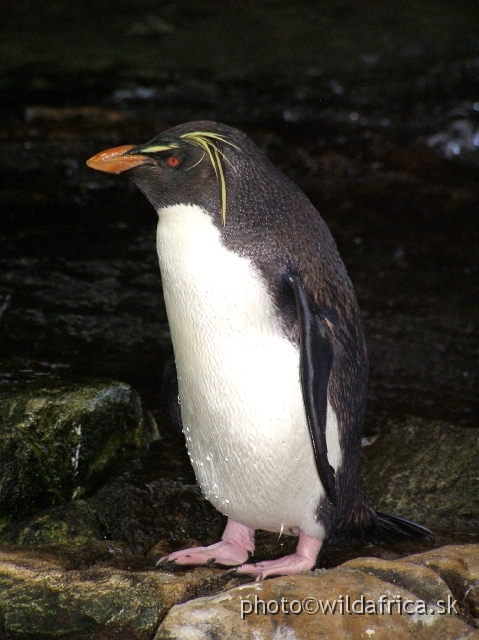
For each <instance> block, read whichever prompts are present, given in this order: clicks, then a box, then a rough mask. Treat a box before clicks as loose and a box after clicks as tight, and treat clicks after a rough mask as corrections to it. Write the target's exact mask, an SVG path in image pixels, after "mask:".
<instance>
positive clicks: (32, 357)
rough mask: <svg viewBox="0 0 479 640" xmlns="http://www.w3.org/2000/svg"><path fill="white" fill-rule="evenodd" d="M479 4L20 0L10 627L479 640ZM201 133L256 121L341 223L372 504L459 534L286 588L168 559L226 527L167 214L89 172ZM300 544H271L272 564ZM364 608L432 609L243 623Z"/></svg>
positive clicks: (382, 552)
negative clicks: (320, 609)
mask: <svg viewBox="0 0 479 640" xmlns="http://www.w3.org/2000/svg"><path fill="white" fill-rule="evenodd" d="M478 13H479V10H478V7H477V3H475V2H463V3H461V6H460V7H458V6H457V3H453V2H446V1H445V0H443V1H441V2H439V0H437V1H435V2H432V0H428V1H426V0H416V1H415V2H414V3H413V2H399V1H397V2H396V1H395V0H394V1H393V2H387V3H386V2H384V3H381V2H366V3H361V4H358V3H352V2H348V1H347V0H345V1H341V2H337V3H335V4H332V3H330V2H327V3H326V2H316V3H312V2H306V0H304V1H302V2H297V3H292V2H288V1H286V0H269V1H267V0H264V1H261V2H247V3H241V5H240V4H239V3H237V2H236V1H235V0H229V2H226V3H223V4H218V3H213V2H209V1H207V0H201V1H200V2H193V1H192V0H177V1H175V2H156V1H155V2H152V1H151V0H136V1H134V0H123V1H122V2H118V1H117V2H115V3H113V2H107V1H106V0H102V1H101V2H96V3H94V5H93V4H92V3H88V2H86V1H85V2H76V3H68V2H64V1H62V0H54V1H50V2H45V1H41V0H36V1H33V2H29V3H23V4H22V3H13V2H10V1H8V0H7V1H5V0H4V1H3V2H0V52H1V55H0V116H1V119H0V148H1V151H2V153H1V154H0V175H1V178H0V203H1V210H2V223H1V226H0V238H1V247H2V249H1V255H0V274H1V275H0V349H1V361H0V461H1V462H0V505H1V511H0V544H1V547H0V592H1V594H2V597H1V598H0V638H3V637H5V638H8V639H10V638H22V639H23V638H30V639H35V638H42V640H46V639H47V638H68V639H69V640H70V639H71V640H83V639H85V640H86V639H87V638H88V639H93V638H105V637H108V638H122V639H125V638H135V639H136V638H141V639H143V638H145V639H147V638H153V637H155V638H183V637H184V638H205V639H206V638H223V637H225V638H227V637H238V638H240V637H244V638H253V637H255V638H296V637H297V638H311V637H315V638H316V637H318V638H319V637H325V638H326V637H327V638H359V637H364V638H391V637H393V635H395V636H396V637H397V638H401V639H402V638H414V639H415V640H417V639H419V638H421V639H422V638H438V639H440V638H457V639H459V638H468V639H472V638H475V637H479V631H476V630H475V629H477V627H478V626H479V625H478V622H477V620H478V619H479V609H478V606H479V605H478V596H477V583H478V580H479V576H478V571H479V569H478V548H479V534H478V531H479V529H478V521H479V505H478V498H477V496H478V495H479V491H478V489H479V474H478V472H477V469H478V468H479V466H478V462H479V460H478V456H479V432H478V424H479V421H478V413H479V411H478V409H479V404H478V396H477V389H478V388H479V367H478V359H479V341H478V329H479V326H478V317H479V316H478V311H479V295H478V294H479V284H478V283H479V279H478V275H479V252H478V236H479V234H478V231H479V217H478V215H477V210H478V202H479V187H478V157H479V156H478V153H479V152H478V149H479V64H478V60H479V46H478V39H477V28H476V25H477V24H478V20H477V19H478V18H479V15H478ZM202 118H210V119H217V120H222V121H225V122H227V123H228V124H231V125H234V126H239V127H240V128H242V129H244V130H245V131H246V132H247V133H248V134H249V135H251V136H252V138H253V139H254V140H255V142H256V143H257V144H259V145H260V146H261V147H262V148H263V149H264V150H265V151H266V153H267V154H268V155H269V157H270V158H271V159H272V160H273V162H275V163H276V164H277V165H279V166H280V167H281V168H282V169H283V170H284V171H285V172H286V173H287V174H288V175H289V176H290V177H291V178H293V179H294V180H295V181H296V182H297V183H298V184H299V185H300V186H301V188H302V189H303V190H304V191H305V192H306V193H307V195H308V196H309V197H310V198H311V200H312V201H313V202H314V204H315V205H316V206H317V207H318V209H319V210H320V211H321V213H322V215H323V217H324V219H325V220H326V222H327V223H328V225H329V226H330V228H331V230H332V232H333V234H334V236H335V238H336V241H337V243H338V247H339V249H340V252H341V255H342V256H343V258H344V260H345V262H346V264H347V267H348V270H349V273H350V275H351V278H352V280H353V283H354V285H355V287H356V290H357V293H358V298H359V302H360V306H361V309H362V313H363V321H364V326H365V330H366V334H367V343H368V349H369V355H370V363H371V377H370V390H369V404H368V411H367V418H366V426H365V428H366V431H365V435H366V436H367V438H368V439H367V440H366V441H365V443H364V444H365V446H364V449H363V451H364V473H365V481H366V485H367V488H368V493H369V495H370V496H371V499H372V500H373V502H374V504H375V506H376V507H377V508H379V509H381V510H383V511H388V512H391V513H396V514H397V515H402V516H405V517H409V518H412V519H415V520H417V521H419V522H421V523H423V524H425V525H427V526H429V527H431V528H433V529H434V531H435V533H436V534H437V535H436V538H435V540H434V541H431V542H427V543H421V544H419V543H417V544H406V545H401V546H399V547H388V546H371V545H370V546H355V545H352V546H348V545H344V544H339V543H333V542H330V543H328V544H327V545H326V546H325V549H324V552H323V553H322V555H321V556H320V559H319V564H318V568H317V569H316V571H315V572H312V573H310V574H308V575H304V576H299V577H296V578H275V579H272V580H268V581H265V582H264V583H260V584H251V583H250V582H249V580H248V579H247V578H229V579H227V580H225V579H224V578H221V570H220V569H218V568H214V567H212V568H207V569H206V568H204V569H194V570H178V571H174V572H171V571H164V570H158V569H157V567H156V564H155V563H156V560H157V559H158V558H159V557H161V556H162V555H164V554H165V553H167V552H168V551H170V550H173V549H176V548H179V547H181V546H183V545H186V544H194V543H202V544H203V543H208V542H212V541H214V540H216V539H217V538H218V536H219V535H220V533H221V529H222V526H223V524H224V523H223V518H222V516H220V515H219V514H218V513H217V512H216V511H215V510H214V509H213V508H212V507H211V506H210V505H209V503H207V502H206V501H205V500H204V499H203V498H202V497H201V495H200V494H199V492H198V489H197V487H196V485H195V479H194V475H193V473H192V470H191V467H190V466H189V462H188V459H187V456H186V454H185V450H184V445H183V442H182V441H181V437H180V436H179V435H178V434H177V433H175V431H174V428H173V427H172V425H171V424H170V423H169V421H168V419H167V418H166V417H165V414H164V411H163V409H162V406H161V401H160V396H161V393H160V390H161V380H162V370H163V364H164V362H165V359H166V358H167V355H168V353H169V349H170V343H169V334H168V326H167V322H166V316H165V311H164V306H163V302H162V295H161V284H160V281H159V276H158V267H157V258H156V255H155V246H154V228H155V215H154V212H153V211H152V210H150V206H149V204H148V203H147V202H146V201H145V200H144V198H143V197H142V196H141V194H139V193H137V192H136V191H135V190H134V189H133V187H131V186H130V185H128V183H127V182H126V181H124V180H117V179H116V178H115V177H112V176H102V175H100V174H97V173H94V172H92V171H91V170H89V169H88V168H87V167H86V166H85V164H84V162H85V160H86V158H88V157H90V156H91V155H92V154H93V153H95V152H97V151H99V150H101V149H104V148H107V147H111V146H115V145H119V144H127V143H138V142H142V141H146V140H147V139H149V138H151V137H153V136H154V135H156V134H157V133H158V132H159V131H160V130H162V129H164V128H166V127H167V126H169V125H173V124H177V123H179V122H182V121H187V120H193V119H202ZM291 545H294V540H292V539H290V538H282V539H281V540H279V541H278V540H277V536H273V535H269V534H263V533H261V534H260V535H259V541H258V548H257V552H256V556H257V557H261V558H266V557H275V555H279V554H281V553H285V552H287V551H288V549H290V548H291ZM361 594H363V595H364V596H365V597H366V599H370V600H373V601H375V602H376V601H377V600H378V598H379V597H380V596H381V595H386V596H388V597H390V596H391V597H392V596H394V597H396V598H397V597H398V596H401V598H403V599H404V600H406V599H408V598H409V599H412V600H414V601H419V600H421V601H424V602H425V603H426V605H427V606H426V611H425V612H424V613H415V614H413V615H408V614H405V613H402V614H400V613H399V611H397V610H395V611H394V612H393V613H392V614H391V615H387V616H386V615H372V614H371V615H356V614H349V613H346V614H344V615H341V613H339V614H331V615H329V614H320V613H317V614H315V615H309V614H308V613H307V612H303V613H302V614H301V615H295V614H294V612H293V613H285V612H283V611H278V612H277V613H275V612H272V611H270V613H269V615H262V614H261V611H260V612H259V613H258V614H251V615H250V614H249V613H248V614H247V613H246V612H244V610H245V609H246V610H248V609H249V603H253V602H254V598H255V596H257V597H258V598H259V599H260V600H264V601H265V602H266V601H275V602H281V598H282V597H284V598H288V601H289V602H291V601H300V602H303V600H304V598H307V597H314V598H316V599H317V600H319V599H321V600H326V599H330V600H331V599H339V598H340V596H341V595H343V596H346V595H349V596H350V598H351V600H353V599H357V597H359V596H360V595H361ZM448 597H451V598H452V599H453V600H456V601H457V605H456V608H457V612H458V613H457V614H456V613H455V612H454V611H452V612H449V615H440V614H439V610H438V608H437V602H438V600H445V601H446V602H447V600H448ZM273 608H274V605H273ZM242 611H243V612H244V613H245V615H244V616H243V618H244V619H242V616H241V613H242Z"/></svg>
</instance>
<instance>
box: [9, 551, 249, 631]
mask: <svg viewBox="0 0 479 640" xmlns="http://www.w3.org/2000/svg"><path fill="white" fill-rule="evenodd" d="M69 550H70V553H69ZM121 554H122V549H121V547H120V546H119V545H115V544H112V543H106V542H104V543H99V542H97V543H94V544H89V545H87V547H86V549H83V548H82V547H74V548H73V551H72V552H71V547H68V546H66V548H62V545H59V546H58V547H50V548H48V549H46V550H45V547H38V548H35V550H32V549H28V548H25V547H23V548H22V547H5V548H3V549H1V550H0V635H1V636H2V637H3V635H2V631H4V632H6V633H7V634H10V635H11V637H29V638H34V637H35V638H39V637H41V638H42V639H44V640H48V639H49V638H51V639H53V638H60V637H61V638H74V639H75V640H87V639H88V640H94V639H98V640H101V639H104V638H111V639H114V640H116V639H118V640H119V639H120V638H121V640H151V638H152V635H153V634H154V632H155V630H156V629H157V627H158V625H159V623H160V622H161V620H162V619H163V618H164V616H165V615H166V613H167V612H168V610H169V609H170V608H171V606H173V605H174V604H177V603H179V602H184V601H185V600H188V599H189V598H192V597H198V596H202V595H207V594H208V595H209V594H212V593H218V591H220V590H221V589H225V588H226V589H227V588H229V587H231V586H235V585H238V584H240V583H241V580H240V579H238V578H232V579H229V580H227V581H225V580H224V579H223V578H221V574H222V571H221V570H219V569H211V568H197V569H193V570H189V571H183V572H182V573H174V574H173V573H169V572H165V571H155V570H154V564H153V562H152V563H151V565H150V567H147V568H143V570H137V569H130V568H123V569H118V568H115V567H112V566H107V565H108V557H109V558H110V559H111V560H112V561H114V559H115V558H116V557H117V556H119V555H121ZM75 559H76V563H75ZM148 569H149V570H148ZM17 634H18V635H17ZM10 635H9V637H10Z"/></svg>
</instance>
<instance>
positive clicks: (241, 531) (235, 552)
mask: <svg viewBox="0 0 479 640" xmlns="http://www.w3.org/2000/svg"><path fill="white" fill-rule="evenodd" d="M253 551H254V530H253V529H250V528H249V527H246V526H245V525H243V524H239V523H238V522H235V521H234V520H231V518H228V522H227V523H226V528H225V530H224V532H223V535H222V536H221V540H220V542H216V543H215V544H211V545H209V546H207V547H192V548H191V549H182V550H181V551H175V552H174V553H170V554H169V555H167V556H165V557H164V558H160V560H158V562H157V564H163V563H165V564H167V563H169V562H173V563H175V564H185V565H187V564H205V565H210V564H213V563H217V564H223V565H225V566H232V565H233V566H236V565H241V564H243V563H244V562H246V560H248V559H249V558H250V556H251V554H252V553H253ZM245 566H247V565H245Z"/></svg>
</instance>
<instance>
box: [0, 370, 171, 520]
mask: <svg viewBox="0 0 479 640" xmlns="http://www.w3.org/2000/svg"><path fill="white" fill-rule="evenodd" d="M12 389H13V391H12V392H11V393H8V392H7V391H5V389H2V391H1V392H0V513H1V514H2V521H1V522H0V528H3V527H5V526H6V525H7V524H8V522H9V521H10V519H12V518H14V519H19V518H22V517H25V516H27V515H30V514H32V513H37V512H38V511H41V510H42V509H45V508H47V507H49V506H52V505H57V504H62V503H65V502H68V501H69V500H71V499H72V498H77V497H80V496H81V495H82V494H83V493H84V488H85V486H86V485H87V484H89V483H91V482H92V481H93V480H94V478H95V476H97V475H98V474H99V473H100V472H101V471H102V470H104V469H105V467H106V465H107V464H108V463H109V462H110V461H111V459H112V458H113V457H114V456H115V455H116V454H118V453H119V452H121V451H124V450H127V449H138V448H141V447H144V446H146V445H147V444H148V443H149V442H151V441H152V440H154V439H155V438H157V437H158V432H157V429H156V425H155V424H154V422H153V421H152V420H151V419H150V418H148V416H146V415H145V412H144V410H143V407H142V404H141V400H140V397H139V396H138V394H137V393H136V392H135V391H134V390H133V389H132V388H131V387H130V386H129V385H127V384H125V383H123V382H116V381H113V380H105V379H89V380H80V381H79V380H69V379H62V378H59V377H53V376H52V377H48V378H46V379H44V380H43V381H41V382H35V383H30V384H26V385H23V386H22V385H21V386H20V387H15V385H12ZM2 525H3V527H2Z"/></svg>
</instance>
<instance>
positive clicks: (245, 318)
mask: <svg viewBox="0 0 479 640" xmlns="http://www.w3.org/2000/svg"><path fill="white" fill-rule="evenodd" d="M158 215H159V222H158V232H157V250H158V258H159V263H160V270H161V275H162V281H163V292H164V296H165V304H166V309H167V313H168V319H169V322H170V329H171V330H172V338H173V340H174V335H173V334H174V332H175V327H174V326H173V325H175V324H178V323H179V322H180V320H179V317H178V315H179V314H180V313H181V322H185V323H189V324H191V323H193V324H194V325H195V326H196V327H197V329H196V331H199V330H200V326H201V324H202V321H203V319H204V320H205V322H206V319H208V320H207V322H208V323H210V325H211V323H212V326H210V327H209V328H208V327H203V329H204V330H205V331H206V330H208V331H211V330H214V331H216V332H217V336H218V339H220V336H219V335H218V334H224V333H225V332H226V333H231V332H232V331H233V330H234V329H233V327H236V330H237V331H240V332H241V334H242V335H245V332H246V334H247V333H248V332H250V331H251V332H252V333H253V332H255V331H260V332H261V331H263V330H264V331H268V332H270V331H271V326H272V325H274V326H276V327H278V326H279V322H278V318H277V312H276V308H275V306H274V304H273V301H272V298H271V295H270V294H269V292H268V288H267V286H266V283H265V282H264V280H263V278H262V277H261V276H260V274H259V272H258V271H257V269H256V268H255V266H254V265H253V263H252V262H251V261H250V260H249V259H248V258H246V257H244V256H241V255H239V254H238V253H236V252H234V251H231V250H230V249H228V248H227V247H226V246H225V245H224V243H223V241H222V236H221V232H220V230H219V229H218V227H217V226H216V225H215V224H214V222H213V219H212V216H211V215H210V214H209V213H208V212H206V211H205V210H204V209H203V208H201V207H199V206H197V205H189V204H177V205H172V206H169V207H165V208H163V209H160V210H159V211H158Z"/></svg>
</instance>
